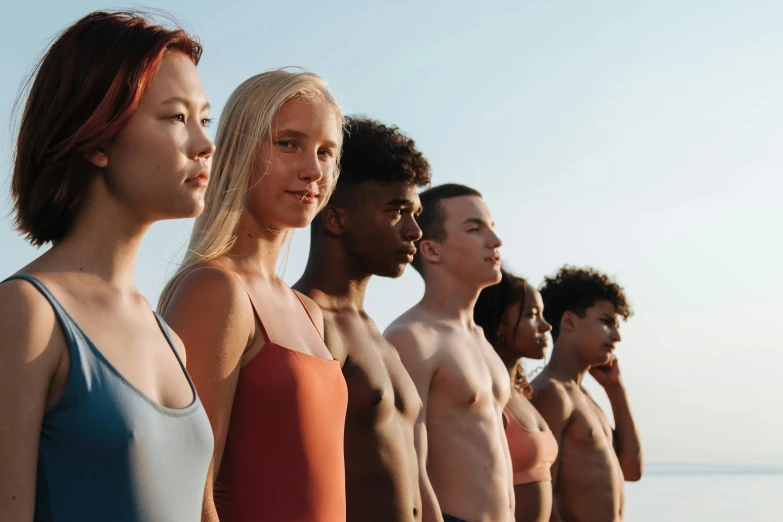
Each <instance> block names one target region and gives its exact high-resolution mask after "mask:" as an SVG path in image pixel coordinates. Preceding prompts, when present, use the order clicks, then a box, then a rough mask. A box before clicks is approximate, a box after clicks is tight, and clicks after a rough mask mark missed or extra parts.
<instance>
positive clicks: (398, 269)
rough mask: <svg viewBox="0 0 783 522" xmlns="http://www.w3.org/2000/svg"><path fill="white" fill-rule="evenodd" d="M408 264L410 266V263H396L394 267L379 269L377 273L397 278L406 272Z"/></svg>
mask: <svg viewBox="0 0 783 522" xmlns="http://www.w3.org/2000/svg"><path fill="white" fill-rule="evenodd" d="M406 266H408V263H405V264H402V265H394V266H393V267H390V268H387V269H382V270H378V271H377V272H375V275H377V276H380V277H391V278H392V279H396V278H398V277H400V276H401V275H402V274H403V273H404V272H405V267H406Z"/></svg>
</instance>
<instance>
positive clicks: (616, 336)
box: [612, 328, 622, 343]
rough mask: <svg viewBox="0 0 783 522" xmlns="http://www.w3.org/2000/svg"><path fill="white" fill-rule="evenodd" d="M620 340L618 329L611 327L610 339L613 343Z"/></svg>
mask: <svg viewBox="0 0 783 522" xmlns="http://www.w3.org/2000/svg"><path fill="white" fill-rule="evenodd" d="M621 340H622V337H620V330H618V329H617V328H612V341H613V342H615V343H619V342H620V341H621Z"/></svg>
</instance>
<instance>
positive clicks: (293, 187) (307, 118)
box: [247, 98, 342, 231]
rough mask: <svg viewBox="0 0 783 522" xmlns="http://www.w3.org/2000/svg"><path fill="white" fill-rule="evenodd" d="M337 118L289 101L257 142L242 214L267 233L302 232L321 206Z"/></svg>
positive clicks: (328, 108)
mask: <svg viewBox="0 0 783 522" xmlns="http://www.w3.org/2000/svg"><path fill="white" fill-rule="evenodd" d="M339 121H340V119H339V113H338V112H337V109H336V108H335V107H334V105H332V104H331V103H330V102H328V101H327V100H325V99H321V100H317V101H311V100H304V99H301V98H292V99H290V100H288V101H287V102H285V103H284V104H283V106H282V107H281V108H280V111H278V113H277V115H276V116H275V118H274V119H273V122H272V134H271V136H269V138H268V139H265V140H263V142H262V143H261V147H260V150H259V161H258V166H257V168H256V172H255V173H254V176H253V179H252V181H253V184H252V186H251V187H250V195H249V197H248V203H247V208H248V210H249V212H250V214H251V215H252V216H253V217H254V218H255V219H256V221H257V222H258V223H259V224H261V225H263V226H265V227H267V228H269V229H271V230H277V231H279V230H286V229H289V228H303V227H306V226H307V225H309V224H310V222H311V221H312V220H313V218H315V216H316V214H318V211H319V210H320V209H321V208H322V207H323V205H324V204H325V203H326V200H327V198H328V197H329V194H330V193H331V189H332V187H333V185H334V174H335V169H336V166H337V163H336V160H337V155H338V153H339V150H340V146H339V143H340V139H341V137H342V130H341V129H340V123H339Z"/></svg>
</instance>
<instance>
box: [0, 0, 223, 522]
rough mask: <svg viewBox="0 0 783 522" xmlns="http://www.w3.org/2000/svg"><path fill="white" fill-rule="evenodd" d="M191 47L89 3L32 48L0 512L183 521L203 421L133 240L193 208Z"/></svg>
mask: <svg viewBox="0 0 783 522" xmlns="http://www.w3.org/2000/svg"><path fill="white" fill-rule="evenodd" d="M200 56H201V46H200V45H199V44H198V42H197V41H196V40H195V38H193V37H192V36H190V35H188V34H187V33H186V32H184V31H182V30H181V29H166V28H164V27H161V26H159V25H155V24H154V23H153V22H152V21H150V20H149V19H147V18H146V17H144V16H142V15H139V14H136V13H131V12H116V13H104V12H95V13H91V14H89V15H87V16H86V17H84V18H82V19H81V20H79V21H78V22H76V23H75V24H73V25H71V26H70V27H68V28H67V29H66V30H65V31H63V32H62V33H61V34H60V35H59V36H58V37H57V39H56V40H55V41H54V43H53V44H52V45H51V47H50V48H49V49H48V51H47V53H46V55H45V56H44V57H43V59H42V60H41V62H40V64H39V66H38V68H37V70H36V72H35V77H34V80H33V82H32V86H31V89H30V93H29V95H28V97H27V100H26V104H25V107H24V113H23V115H22V119H21V124H20V128H19V134H18V138H17V143H16V155H15V160H14V169H13V178H12V187H11V189H12V190H11V192H12V196H13V201H14V206H15V216H16V226H17V229H18V230H19V231H20V232H21V233H23V234H24V235H26V237H27V238H28V240H29V241H30V242H31V243H32V244H33V245H36V246H42V245H46V244H51V245H52V246H51V248H50V249H48V250H47V251H46V252H44V253H43V254H42V255H41V256H40V257H38V258H37V259H35V260H34V261H33V262H32V263H30V264H29V265H27V266H25V267H24V268H22V269H20V270H19V271H18V272H17V273H16V274H14V275H13V276H11V277H9V278H8V279H6V280H5V281H4V282H3V283H2V284H1V285H0V513H2V519H3V520H9V521H10V520H13V521H20V522H29V521H33V520H35V521H51V522H60V521H62V522H64V521H72V520H73V521H75V520H78V521H80V522H99V521H100V522H105V521H112V522H142V521H155V522H188V521H196V520H199V518H200V513H201V500H202V496H203V492H204V485H205V482H206V475H207V468H208V466H209V460H210V456H211V452H212V432H211V429H210V425H209V421H208V419H207V416H206V414H205V413H204V410H203V408H202V406H201V403H200V402H199V400H198V397H197V396H196V393H195V389H194V387H193V383H192V382H191V380H190V378H189V376H188V374H187V373H186V371H185V352H184V350H183V347H182V344H181V342H180V341H179V339H178V338H177V336H176V335H175V334H174V333H173V332H171V331H170V330H169V329H168V327H167V326H166V324H165V323H164V322H163V320H162V319H161V318H160V317H159V316H158V315H156V314H155V313H153V311H152V310H151V308H150V305H149V303H148V302H147V301H146V300H145V299H144V297H143V296H142V295H141V294H140V293H139V291H138V289H137V288H136V285H135V283H134V278H133V273H134V265H135V260H136V253H137V250H138V248H139V243H140V242H141V239H142V236H143V235H144V233H145V232H146V231H147V229H148V228H149V227H150V225H151V224H152V223H154V222H155V221H159V220H162V219H171V218H185V217H194V216H197V215H198V214H199V213H200V212H201V211H202V209H203V206H204V192H205V188H206V184H207V180H208V179H209V168H210V161H211V156H212V151H213V145H212V142H211V141H210V139H209V137H208V136H207V133H206V130H205V126H206V124H207V123H208V121H209V116H208V104H207V101H206V98H205V96H204V91H203V88H202V86H201V81H200V79H199V75H198V72H197V71H196V64H197V63H198V61H199V58H200Z"/></svg>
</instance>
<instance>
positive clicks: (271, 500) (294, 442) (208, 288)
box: [160, 70, 347, 522]
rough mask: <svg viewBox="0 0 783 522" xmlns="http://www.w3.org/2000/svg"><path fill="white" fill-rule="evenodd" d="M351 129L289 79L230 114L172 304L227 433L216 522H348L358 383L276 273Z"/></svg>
mask: <svg viewBox="0 0 783 522" xmlns="http://www.w3.org/2000/svg"><path fill="white" fill-rule="evenodd" d="M342 122H343V119H342V113H341V111H340V108H339V106H338V104H337V102H336V101H335V99H334V97H333V96H332V95H331V94H330V92H329V90H328V89H327V87H326V84H325V82H324V81H323V80H322V79H321V78H320V77H318V76H317V75H315V74H311V73H306V72H288V71H284V70H276V71H271V72H266V73H263V74H259V75H257V76H254V77H252V78H250V79H249V80H247V81H245V82H244V83H243V84H242V85H240V86H239V87H238V88H237V89H236V90H235V91H234V93H233V94H232V95H231V97H230V98H229V100H228V103H227V105H226V108H225V110H224V113H223V115H222V117H221V120H220V125H219V128H218V135H217V143H216V146H217V149H216V153H215V157H214V164H213V173H212V180H211V182H210V185H209V188H208V189H207V194H206V202H205V210H204V213H203V214H202V216H201V217H200V218H199V219H198V220H197V221H196V224H195V227H194V229H193V235H192V237H191V241H190V245H189V249H188V254H187V255H186V256H185V260H184V262H183V264H182V266H181V268H180V269H179V271H178V272H177V274H176V275H175V276H174V278H173V279H172V281H171V283H169V285H168V286H167V287H166V289H165V290H164V292H163V295H162V297H161V301H160V302H161V305H160V308H161V312H162V313H163V315H164V317H165V318H166V320H167V321H168V322H169V324H170V325H171V326H172V327H173V328H174V330H175V331H176V332H177V333H178V334H179V335H180V336H181V337H182V339H183V341H184V342H185V344H186V345H187V346H188V350H189V359H188V369H189V371H190V373H191V375H192V378H193V380H194V382H195V383H196V387H197V389H198V391H199V395H200V397H201V400H202V402H203V403H204V407H205V408H206V410H207V414H208V415H209V418H210V421H211V423H212V429H213V432H214V436H215V452H214V455H213V460H212V464H211V467H210V472H209V477H208V480H207V488H206V494H205V500H204V514H203V520H205V521H213V520H217V519H218V515H219V520H220V522H245V521H247V522H249V521H253V522H257V521H265V520H269V521H274V522H286V521H294V520H296V521H300V520H302V521H303V520H307V521H311V522H344V521H345V470H344V463H343V429H344V423H345V411H346V407H347V390H346V386H345V381H344V379H343V376H342V372H341V371H340V364H339V363H338V362H337V361H335V360H334V359H333V358H332V356H331V355H330V354H329V351H328V350H327V349H326V345H325V344H324V341H323V317H322V315H321V311H320V310H319V309H318V307H317V306H316V305H315V304H314V303H313V301H311V300H310V299H308V298H307V297H305V296H303V295H300V294H297V293H296V292H294V291H293V290H291V289H290V288H289V287H288V286H287V285H286V284H285V283H284V282H283V280H282V279H281V278H280V277H279V276H278V275H277V273H276V270H275V267H276V264H277V261H278V257H279V255H280V251H281V249H282V248H283V247H284V245H285V243H286V238H287V237H288V235H289V233H290V232H291V230H292V229H295V228H302V227H305V226H307V225H308V224H310V222H311V221H312V220H313V218H314V217H315V216H316V214H317V213H318V211H319V210H320V209H321V207H322V206H323V205H324V204H325V203H326V200H327V199H328V197H329V194H330V192H331V190H332V188H333V186H334V183H335V180H336V177H337V174H338V164H339V163H338V159H339V154H340V147H341V143H342Z"/></svg>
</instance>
